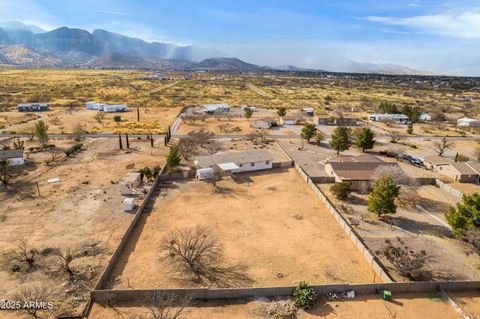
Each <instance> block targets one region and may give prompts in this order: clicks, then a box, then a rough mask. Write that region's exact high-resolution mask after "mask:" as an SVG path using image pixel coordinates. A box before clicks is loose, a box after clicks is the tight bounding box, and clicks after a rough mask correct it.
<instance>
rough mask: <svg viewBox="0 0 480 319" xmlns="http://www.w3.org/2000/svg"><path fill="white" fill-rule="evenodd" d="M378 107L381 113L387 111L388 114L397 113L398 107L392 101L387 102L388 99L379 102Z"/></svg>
mask: <svg viewBox="0 0 480 319" xmlns="http://www.w3.org/2000/svg"><path fill="white" fill-rule="evenodd" d="M378 108H379V109H380V111H381V112H382V113H388V114H397V113H399V111H398V107H397V106H396V105H395V104H393V103H392V102H388V101H382V102H380V105H379V106H378Z"/></svg>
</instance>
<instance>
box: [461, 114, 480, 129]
mask: <svg viewBox="0 0 480 319" xmlns="http://www.w3.org/2000/svg"><path fill="white" fill-rule="evenodd" d="M457 126H463V127H479V126H480V120H477V119H472V118H469V117H466V116H465V117H462V118H460V119H458V120H457Z"/></svg>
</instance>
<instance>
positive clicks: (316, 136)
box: [313, 130, 325, 146]
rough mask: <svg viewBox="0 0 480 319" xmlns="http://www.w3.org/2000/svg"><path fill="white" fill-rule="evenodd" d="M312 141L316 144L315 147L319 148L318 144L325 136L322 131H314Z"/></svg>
mask: <svg viewBox="0 0 480 319" xmlns="http://www.w3.org/2000/svg"><path fill="white" fill-rule="evenodd" d="M313 139H314V140H315V142H317V145H318V146H320V143H321V142H322V141H323V140H324V139H325V134H324V133H323V132H322V131H319V130H316V131H315V134H314V135H313Z"/></svg>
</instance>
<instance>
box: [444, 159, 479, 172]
mask: <svg viewBox="0 0 480 319" xmlns="http://www.w3.org/2000/svg"><path fill="white" fill-rule="evenodd" d="M450 165H451V166H452V167H453V168H455V169H456V170H457V171H458V172H459V173H460V174H461V175H478V173H477V172H476V171H475V170H474V169H473V168H471V167H470V166H469V165H468V164H467V163H463V162H455V163H450Z"/></svg>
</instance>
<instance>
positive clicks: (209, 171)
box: [195, 167, 215, 181]
mask: <svg viewBox="0 0 480 319" xmlns="http://www.w3.org/2000/svg"><path fill="white" fill-rule="evenodd" d="M214 174H215V171H214V170H213V168H211V167H206V168H199V169H197V172H196V173H195V178H196V179H198V180H199V181H203V180H206V179H212V178H213V176H214Z"/></svg>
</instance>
